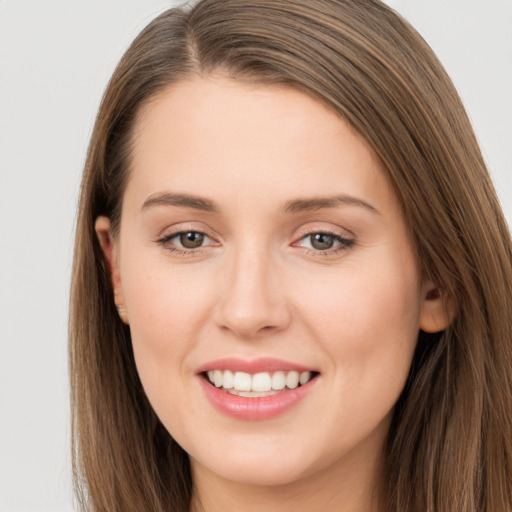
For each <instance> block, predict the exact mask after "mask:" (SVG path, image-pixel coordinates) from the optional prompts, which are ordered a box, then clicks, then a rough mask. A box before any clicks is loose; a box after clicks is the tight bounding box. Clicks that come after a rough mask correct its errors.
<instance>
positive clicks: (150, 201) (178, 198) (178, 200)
mask: <svg viewBox="0 0 512 512" xmlns="http://www.w3.org/2000/svg"><path fill="white" fill-rule="evenodd" d="M158 205H168V206H185V207H187V208H194V209H195V210H201V211H204V212H213V213H218V212H219V209H218V208H217V207H216V206H215V203H214V202H213V201H210V200H209V199H205V198H203V197H199V196H192V195H189V194H172V193H169V192H163V193H158V194H153V195H151V196H149V197H148V198H147V199H146V200H145V201H144V204H143V205H142V208H141V210H142V211H144V210H146V209H147V208H149V207H151V206H158Z"/></svg>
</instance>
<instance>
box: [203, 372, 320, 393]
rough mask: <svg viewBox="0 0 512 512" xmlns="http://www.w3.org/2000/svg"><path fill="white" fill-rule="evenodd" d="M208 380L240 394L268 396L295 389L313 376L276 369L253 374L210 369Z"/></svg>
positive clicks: (216, 385) (307, 373)
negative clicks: (272, 371)
mask: <svg viewBox="0 0 512 512" xmlns="http://www.w3.org/2000/svg"><path fill="white" fill-rule="evenodd" d="M207 375H208V379H209V381H210V382H211V383H212V384H213V385H214V386H215V387H217V388H223V389H225V390H230V392H231V393H232V394H236V395H240V396H251V397H256V396H269V395H271V394H275V393H276V392H277V391H281V390H283V389H285V387H286V388H288V389H295V388H296V387H297V386H299V384H300V385H301V386H303V385H304V384H306V383H307V382H309V381H310V380H311V378H312V376H313V374H312V372H302V373H300V374H299V372H296V371H290V372H285V371H277V372H274V373H272V374H271V373H269V372H260V373H256V374H254V375H251V374H250V373H246V372H235V373H234V374H233V372H231V371H230V370H224V371H223V370H210V371H208V372H207Z"/></svg>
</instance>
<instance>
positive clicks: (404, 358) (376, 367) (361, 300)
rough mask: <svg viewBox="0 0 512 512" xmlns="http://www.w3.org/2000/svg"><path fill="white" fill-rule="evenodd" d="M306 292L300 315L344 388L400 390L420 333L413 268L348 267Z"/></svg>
mask: <svg viewBox="0 0 512 512" xmlns="http://www.w3.org/2000/svg"><path fill="white" fill-rule="evenodd" d="M381 261H384V262H385V261H386V260H381ZM399 261H402V260H399ZM306 288H307V292H306V289H304V290H301V291H300V294H298V296H300V297H303V299H302V303H301V310H302V311H304V315H303V316H304V318H305V319H306V320H305V321H306V322H307V323H308V327H309V329H310V331H312V332H314V336H315V338H316V339H317V340H319V343H320V344H321V347H322V349H323V350H324V351H325V352H326V354H328V356H329V358H330V360H331V364H332V366H333V369H334V373H336V374H337V378H338V379H340V380H343V385H344V386H346V385H350V383H354V385H355V386H358V387H359V389H364V388H365V387H367V388H368V389H369V388H377V387H378V386H384V387H388V386H391V387H392V388H395V387H397V386H398V387H401V386H402V385H403V382H404V380H405V378H406V376H407V374H408V371H409V367H410V364H411V360H412V356H413V352H414V349H415V346H416V341H417V336H418V332H419V315H420V290H419V284H418V278H417V273H416V267H415V265H413V264H411V263H410V262H409V263H408V264H407V265H396V264H393V265H391V264H389V265H379V267H372V266H371V265H364V266H362V267H355V266H352V267H350V268H348V267H347V268H344V269H343V270H341V271H340V272H338V273H336V274H333V275H332V276H330V279H327V278H326V279H325V281H322V280H311V282H309V283H308V284H307V287H306Z"/></svg>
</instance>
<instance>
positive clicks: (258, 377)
mask: <svg viewBox="0 0 512 512" xmlns="http://www.w3.org/2000/svg"><path fill="white" fill-rule="evenodd" d="M271 389H272V377H270V373H267V372H263V373H256V374H255V375H253V376H252V391H270V390H271Z"/></svg>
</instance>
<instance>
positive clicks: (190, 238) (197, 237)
mask: <svg viewBox="0 0 512 512" xmlns="http://www.w3.org/2000/svg"><path fill="white" fill-rule="evenodd" d="M175 238H178V239H179V241H180V244H181V245H182V246H183V247H185V248H186V249H197V248H198V247H201V245H203V242H204V239H205V238H206V235H205V234H204V233H199V232H198V231H188V232H187V233H180V234H179V235H176V237H175Z"/></svg>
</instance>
